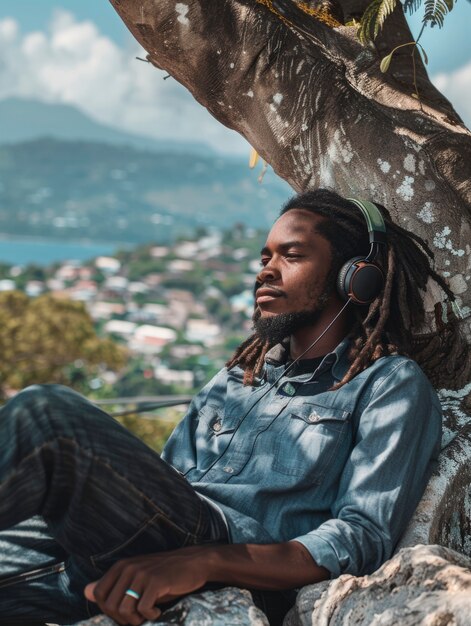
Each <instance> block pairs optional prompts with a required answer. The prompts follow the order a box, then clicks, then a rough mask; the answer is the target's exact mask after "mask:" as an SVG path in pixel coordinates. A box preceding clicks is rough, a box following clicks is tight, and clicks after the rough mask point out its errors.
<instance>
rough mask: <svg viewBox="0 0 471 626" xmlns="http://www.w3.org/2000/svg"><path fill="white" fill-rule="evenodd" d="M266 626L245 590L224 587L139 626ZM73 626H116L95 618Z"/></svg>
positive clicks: (186, 600) (194, 597) (185, 600)
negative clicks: (152, 625)
mask: <svg viewBox="0 0 471 626" xmlns="http://www.w3.org/2000/svg"><path fill="white" fill-rule="evenodd" d="M151 624H156V626H175V625H177V624H179V625H182V624H184V625H185V626H229V625H230V626H269V624H268V620H267V618H266V617H265V615H264V614H263V613H262V611H260V609H258V608H257V607H256V606H255V605H254V603H253V602H252V596H251V595H250V593H249V592H248V591H245V590H243V589H237V588H235V587H226V588H225V589H219V590H217V591H205V592H203V593H198V594H193V595H191V596H187V597H185V598H183V599H182V600H180V601H179V602H178V603H177V604H175V605H174V606H173V607H172V608H170V609H167V611H165V612H164V613H163V614H162V615H161V617H160V619H159V621H158V622H144V624H143V625H142V626H151ZM76 626H116V622H114V621H113V620H112V619H110V618H108V617H105V616H104V615H98V616H97V617H93V618H92V619H88V620H85V621H82V622H79V623H78V624H76Z"/></svg>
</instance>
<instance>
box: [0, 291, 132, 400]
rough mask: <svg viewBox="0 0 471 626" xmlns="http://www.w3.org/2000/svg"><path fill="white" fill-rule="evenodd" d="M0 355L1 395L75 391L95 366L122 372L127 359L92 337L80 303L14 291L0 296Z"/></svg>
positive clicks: (105, 341)
mask: <svg viewBox="0 0 471 626" xmlns="http://www.w3.org/2000/svg"><path fill="white" fill-rule="evenodd" d="M0 353H1V355H2V359H1V361H0V397H1V396H4V395H5V392H6V390H7V389H9V388H11V389H21V388H23V387H25V386H27V385H30V384H33V383H46V382H56V383H62V384H68V385H71V386H75V387H76V388H77V387H78V388H80V384H81V382H83V381H84V380H85V378H86V377H87V376H89V375H90V374H93V372H95V371H98V370H99V368H100V367H102V366H104V365H105V366H106V367H108V368H112V369H118V368H121V367H122V366H123V364H124V362H125V358H126V357H125V352H124V351H123V350H122V348H120V347H118V346H117V345H116V344H114V343H113V342H112V341H110V340H109V339H100V338H98V337H97V335H96V333H95V330H94V328H93V321H92V319H91V318H90V316H89V315H88V313H87V312H86V310H85V308H84V306H83V304H81V303H78V302H72V301H70V300H57V299H54V298H53V297H52V296H51V295H48V294H46V295H42V296H40V297H38V298H28V296H26V295H25V294H24V293H21V292H19V291H7V292H3V293H0Z"/></svg>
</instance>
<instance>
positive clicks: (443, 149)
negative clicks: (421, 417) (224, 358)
mask: <svg viewBox="0 0 471 626" xmlns="http://www.w3.org/2000/svg"><path fill="white" fill-rule="evenodd" d="M331 1H332V0H331ZM111 3H112V4H113V6H114V7H115V9H116V10H117V11H118V13H119V14H120V16H121V17H122V19H123V20H124V22H125V23H126V24H127V26H128V27H129V29H130V30H131V32H132V33H133V34H134V36H135V37H136V39H137V40H138V41H139V42H140V43H141V44H142V45H143V47H144V48H145V49H146V50H147V51H148V54H149V57H148V58H149V60H150V61H151V62H152V63H153V64H154V65H155V66H157V67H159V68H162V69H165V70H166V71H167V72H169V73H170V74H171V75H172V76H173V77H174V78H175V79H176V80H178V81H179V82H181V83H182V84H183V85H185V86H186V87H187V88H188V89H189V90H190V91H191V93H192V94H193V95H194V97H195V98H196V99H197V100H198V101H199V102H200V103H201V104H202V105H203V106H205V107H206V108H207V109H208V110H209V111H210V112H211V113H212V114H213V115H214V116H215V117H216V118H217V119H218V120H219V121H220V122H222V123H223V124H225V125H226V126H228V127H230V128H233V129H234V130H236V131H238V132H239V133H240V134H242V135H243V136H244V137H246V139H247V140H248V142H249V143H250V144H251V145H252V146H253V147H254V148H255V149H256V150H257V151H258V152H259V153H260V155H261V156H262V157H263V158H264V159H265V160H266V161H267V162H268V163H270V165H271V166H272V167H273V169H274V170H275V171H276V173H277V174H278V175H279V176H281V177H282V178H284V179H285V180H287V181H288V182H289V183H290V184H291V185H292V186H293V188H294V189H295V190H296V191H302V190H306V189H308V188H317V187H332V188H334V189H335V190H337V191H338V192H339V193H341V194H343V195H345V196H356V197H359V198H364V199H369V200H372V201H377V202H380V203H382V204H384V205H385V206H386V207H387V208H388V209H389V210H390V212H391V214H392V216H393V218H394V219H395V220H396V221H397V222H399V223H400V224H401V225H402V226H404V227H406V228H407V229H409V230H411V231H413V232H415V233H417V234H419V235H420V236H422V237H423V238H425V239H426V240H427V241H428V242H429V244H430V246H431V247H432V249H433V250H434V252H435V257H436V269H437V271H438V272H440V273H442V274H443V275H444V276H446V277H448V280H449V282H450V286H451V288H452V289H453V291H454V293H455V294H456V295H457V299H458V303H459V304H460V307H461V311H462V315H463V317H464V318H465V319H463V320H462V322H461V325H462V327H463V331H464V332H465V333H467V340H468V343H470V344H471V329H470V319H471V317H470V316H471V277H470V275H471V247H470V243H471V236H470V235H471V133H470V131H469V130H468V129H467V128H466V127H465V126H464V125H463V123H462V121H461V119H460V118H459V116H458V115H457V114H456V112H455V111H454V110H453V107H452V106H451V104H450V103H449V102H448V101H447V100H446V99H445V98H444V97H443V96H442V95H441V94H440V93H439V92H438V91H437V90H436V89H435V88H434V87H433V85H432V84H431V83H430V81H429V79H428V77H427V74H426V71H425V68H424V66H423V64H422V61H421V59H420V55H419V53H418V52H417V50H416V49H415V48H414V46H405V47H403V48H401V49H400V50H398V52H397V53H396V54H395V55H394V56H393V60H392V63H391V66H390V69H389V71H388V73H386V74H383V73H381V72H380V69H379V61H380V59H381V57H383V56H385V55H386V54H388V53H389V52H390V51H391V50H392V48H393V47H394V46H397V45H399V44H402V43H407V42H409V41H412V36H411V34H410V31H409V28H408V26H407V23H406V20H405V18H404V15H403V13H402V9H401V8H398V9H397V10H396V11H394V13H393V14H392V15H391V16H390V17H389V18H388V20H387V23H386V24H385V27H384V29H383V32H382V34H381V35H380V37H378V38H377V40H376V42H375V44H374V45H371V46H365V45H362V44H360V43H359V41H358V40H357V38H356V29H357V27H355V26H343V25H341V24H340V23H339V22H337V21H336V20H335V19H332V18H328V17H327V18H326V17H325V16H324V18H322V19H320V18H317V17H315V16H313V15H312V14H309V11H310V12H311V13H312V12H313V11H312V5H313V3H312V2H310V3H309V2H301V1H300V2H296V1H294V0H218V2H217V8H216V10H215V3H214V2H211V1H210V0H186V1H185V2H179V3H175V2H168V1H167V0H139V1H138V0H111ZM341 4H342V6H341V9H342V12H343V14H344V15H345V16H347V17H348V16H350V15H355V14H361V12H362V10H363V9H364V6H366V4H367V2H365V0H342V3H341ZM417 93H418V94H419V96H420V99H418V98H417V97H416V96H417ZM440 299H441V294H440V293H437V291H436V290H435V291H433V289H432V288H430V289H429V293H428V294H427V295H426V297H425V304H426V308H427V310H428V311H429V312H430V315H429V321H428V325H429V327H431V326H432V325H433V323H434V322H433V316H432V310H433V305H434V303H435V302H436V301H438V300H440ZM446 365H447V364H445V365H444V369H446ZM457 371H458V364H457V363H456V364H451V365H450V364H448V372H447V373H445V374H444V378H443V381H444V382H443V387H447V386H448V384H447V382H450V386H451V381H453V382H454V383H456V373H457ZM468 382H469V381H467V380H465V379H464V378H463V377H462V379H461V380H459V384H460V385H462V387H463V389H462V391H461V396H460V398H461V399H462V400H463V401H464V399H465V396H467V395H468V394H469V392H470V391H471V385H468V386H466V385H467V384H468ZM455 386H456V384H455ZM468 387H469V388H468Z"/></svg>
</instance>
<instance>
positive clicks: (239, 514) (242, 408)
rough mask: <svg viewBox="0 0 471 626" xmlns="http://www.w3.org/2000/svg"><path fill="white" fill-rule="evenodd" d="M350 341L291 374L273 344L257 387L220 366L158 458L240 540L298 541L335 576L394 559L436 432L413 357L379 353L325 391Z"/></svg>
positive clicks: (435, 417) (436, 416)
mask: <svg viewBox="0 0 471 626" xmlns="http://www.w3.org/2000/svg"><path fill="white" fill-rule="evenodd" d="M348 346H349V344H348V341H347V340H344V341H343V342H342V343H341V344H340V345H339V346H338V347H337V348H336V350H335V351H334V352H332V353H330V354H328V355H327V356H326V357H325V358H324V359H323V361H322V362H321V364H320V365H319V367H318V368H317V369H316V371H315V372H313V373H312V374H299V375H296V371H294V372H293V373H292V374H291V373H290V372H289V371H288V372H287V374H286V375H285V374H284V370H285V369H286V366H285V364H284V362H285V361H286V350H284V348H283V347H282V346H281V345H279V346H276V347H275V348H273V349H272V350H270V352H269V353H268V354H267V356H266V362H265V370H264V375H263V377H262V379H261V380H260V381H259V384H257V385H256V386H253V387H250V386H244V385H243V380H242V379H243V371H242V370H241V369H240V368H239V367H235V368H233V369H231V370H230V371H228V370H227V369H223V370H221V371H220V372H219V373H218V374H217V375H216V376H215V377H214V378H213V379H212V380H211V381H210V382H209V383H208V384H207V385H206V386H205V387H204V388H203V390H202V391H201V392H200V393H199V394H198V395H197V396H196V397H195V398H194V400H193V402H192V404H191V406H190V409H189V411H188V413H187V415H186V416H185V417H184V419H183V420H182V421H181V422H180V424H179V425H178V426H177V428H176V429H175V431H174V432H173V434H172V435H171V437H170V439H169V440H168V442H167V445H166V447H165V450H164V452H163V455H162V456H163V458H164V459H165V460H166V461H167V462H169V463H171V464H172V465H173V466H174V467H175V468H176V469H178V470H179V471H180V472H182V473H183V474H184V475H185V476H186V478H187V480H188V481H189V482H190V483H191V484H192V485H193V486H194V488H195V490H196V491H197V492H198V493H199V494H200V495H202V496H203V497H205V498H208V499H210V500H211V501H212V502H213V503H215V504H216V505H217V506H218V507H219V508H220V509H221V510H222V512H223V514H224V516H225V518H226V521H227V524H228V528H229V533H230V539H231V541H232V542H233V543H277V542H283V541H289V540H296V541H298V542H300V543H302V544H303V545H304V546H305V547H306V548H307V549H308V551H309V552H310V554H311V555H312V557H313V559H314V560H315V562H316V563H317V564H318V565H320V566H323V567H325V568H327V570H329V571H330V572H331V575H332V576H333V577H334V576H338V575H340V574H343V573H350V574H354V575H363V574H366V573H370V572H372V571H374V570H376V569H377V568H378V567H379V566H380V565H381V564H382V563H383V562H384V561H385V560H387V559H388V558H389V557H390V556H391V554H392V552H393V550H394V546H395V544H396V543H397V541H398V540H399V538H400V536H401V534H402V533H403V531H404V529H405V526H406V524H407V522H408V521H409V519H410V517H411V515H412V513H413V512H414V509H415V508H416V506H417V504H418V502H419V500H420V498H421V496H422V493H423V491H424V489H425V486H426V484H427V481H428V478H429V476H430V473H431V471H432V469H433V466H434V463H435V462H436V459H437V457H438V453H439V449H440V436H441V420H442V413H441V407H440V404H439V401H438V398H437V396H436V394H435V392H434V390H433V388H432V386H431V385H430V383H429V381H428V379H427V378H426V377H425V375H424V374H423V372H422V370H421V369H420V368H419V366H418V365H417V364H416V363H415V362H414V361H412V360H410V359H408V358H406V357H403V356H388V357H382V358H380V359H378V360H377V361H375V363H373V365H371V366H370V367H368V368H367V369H366V370H364V371H363V372H361V373H359V374H357V375H356V376H355V377H354V378H353V379H352V380H351V381H350V382H349V383H347V384H346V385H344V386H343V387H341V388H340V389H338V390H336V391H329V389H330V388H331V387H332V385H333V384H335V383H336V382H337V381H339V380H341V379H342V377H343V375H344V374H345V372H346V371H347V369H348V366H349V363H348V360H347V352H348ZM278 379H279V380H278ZM276 381H277V382H276Z"/></svg>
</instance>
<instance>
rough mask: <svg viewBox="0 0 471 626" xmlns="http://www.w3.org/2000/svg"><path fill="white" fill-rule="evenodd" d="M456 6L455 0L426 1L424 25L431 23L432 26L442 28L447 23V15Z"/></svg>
mask: <svg viewBox="0 0 471 626" xmlns="http://www.w3.org/2000/svg"><path fill="white" fill-rule="evenodd" d="M453 6H454V0H425V3H424V9H425V10H424V17H423V20H422V21H423V23H424V24H426V23H430V26H437V25H438V27H439V28H441V27H442V26H443V23H444V21H445V15H446V14H447V13H449V12H450V11H451V10H452V9H453Z"/></svg>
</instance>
